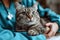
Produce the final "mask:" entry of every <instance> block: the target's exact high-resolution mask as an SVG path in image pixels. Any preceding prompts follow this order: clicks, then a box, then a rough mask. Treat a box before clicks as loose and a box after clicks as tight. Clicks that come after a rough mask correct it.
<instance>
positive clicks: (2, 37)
mask: <svg viewBox="0 0 60 40" xmlns="http://www.w3.org/2000/svg"><path fill="white" fill-rule="evenodd" d="M3 26H4V25H3V23H2V20H1V14H0V40H11V39H12V38H13V37H14V35H13V33H12V32H11V31H9V30H6V29H3Z"/></svg>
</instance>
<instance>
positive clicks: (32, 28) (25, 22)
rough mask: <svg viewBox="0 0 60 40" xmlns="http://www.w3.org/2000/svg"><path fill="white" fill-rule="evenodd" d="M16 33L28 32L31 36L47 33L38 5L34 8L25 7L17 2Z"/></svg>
mask: <svg viewBox="0 0 60 40" xmlns="http://www.w3.org/2000/svg"><path fill="white" fill-rule="evenodd" d="M15 5H16V10H17V13H16V31H20V32H24V31H26V32H27V33H28V34H29V35H33V36H34V35H39V34H41V33H44V32H45V31H46V28H45V27H44V24H45V23H46V22H45V21H44V19H42V18H40V16H39V13H38V12H37V5H38V3H36V4H34V5H33V6H32V7H24V6H23V5H21V4H19V3H18V2H16V4H15Z"/></svg>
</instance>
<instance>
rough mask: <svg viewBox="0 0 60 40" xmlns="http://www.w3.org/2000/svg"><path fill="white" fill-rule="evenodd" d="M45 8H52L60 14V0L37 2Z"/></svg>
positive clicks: (39, 0)
mask: <svg viewBox="0 0 60 40" xmlns="http://www.w3.org/2000/svg"><path fill="white" fill-rule="evenodd" d="M37 1H38V2H39V3H40V4H41V5H42V6H43V8H47V7H48V8H50V9H52V10H53V11H55V12H56V13H58V14H60V0H37Z"/></svg>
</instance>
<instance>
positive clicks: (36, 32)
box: [28, 29, 39, 36]
mask: <svg viewBox="0 0 60 40" xmlns="http://www.w3.org/2000/svg"><path fill="white" fill-rule="evenodd" d="M28 34H29V35H31V36H36V35H38V34H39V32H38V31H37V30H33V29H32V30H29V31H28Z"/></svg>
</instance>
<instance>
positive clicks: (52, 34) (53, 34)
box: [45, 32, 56, 38]
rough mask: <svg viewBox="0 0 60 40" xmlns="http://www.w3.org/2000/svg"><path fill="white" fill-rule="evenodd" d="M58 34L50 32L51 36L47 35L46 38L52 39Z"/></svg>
mask: <svg viewBox="0 0 60 40" xmlns="http://www.w3.org/2000/svg"><path fill="white" fill-rule="evenodd" d="M55 34H56V32H50V33H49V34H45V35H46V38H50V37H52V36H55Z"/></svg>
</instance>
